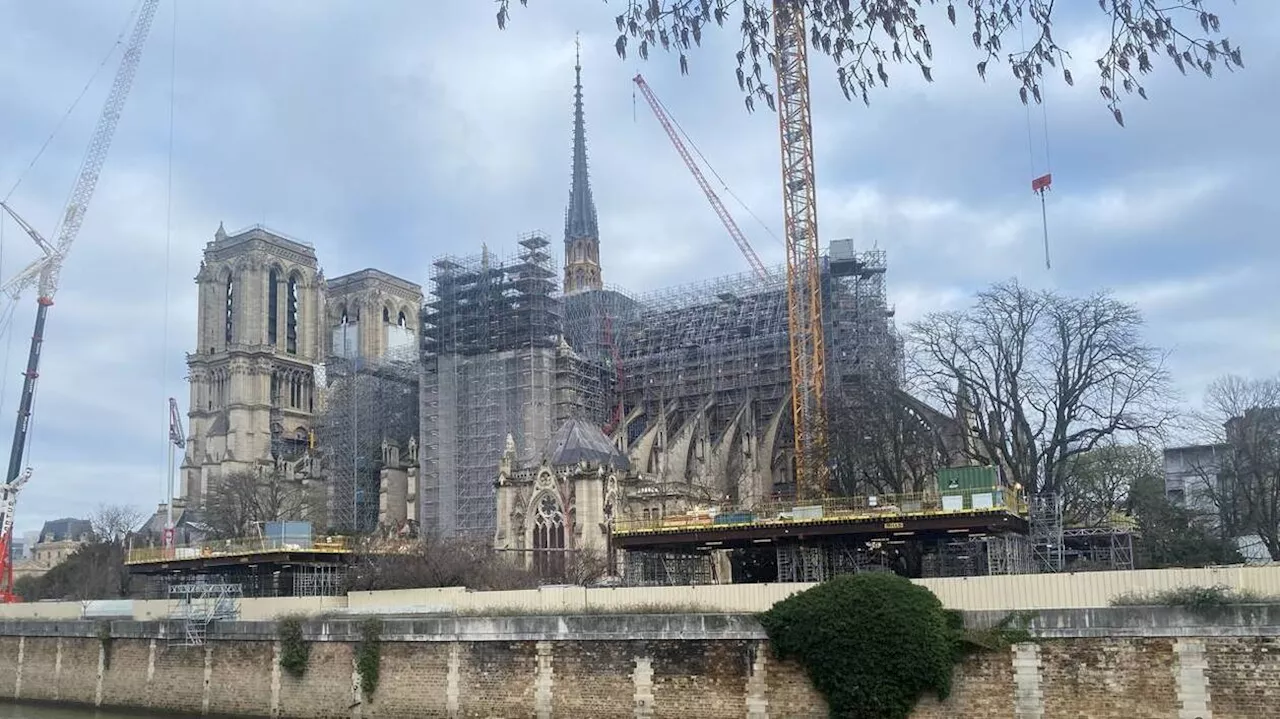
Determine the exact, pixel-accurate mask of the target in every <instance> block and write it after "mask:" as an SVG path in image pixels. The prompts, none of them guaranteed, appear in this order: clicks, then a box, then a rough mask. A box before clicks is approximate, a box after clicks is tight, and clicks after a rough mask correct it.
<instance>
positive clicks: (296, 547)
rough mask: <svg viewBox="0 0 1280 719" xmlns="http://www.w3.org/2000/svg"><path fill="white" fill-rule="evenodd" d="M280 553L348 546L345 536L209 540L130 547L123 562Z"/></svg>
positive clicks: (335, 550)
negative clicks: (169, 545)
mask: <svg viewBox="0 0 1280 719" xmlns="http://www.w3.org/2000/svg"><path fill="white" fill-rule="evenodd" d="M280 551H293V552H320V553H328V554H348V553H350V552H351V546H350V543H349V542H348V540H347V538H346V537H322V538H319V539H314V540H304V541H301V542H287V541H281V540H280V539H279V538H267V537H250V538H243V539H211V540H208V541H204V542H198V543H194V544H186V545H181V546H178V547H172V548H168V547H133V548H130V549H129V558H128V559H127V560H125V563H126V564H145V563H151V562H168V561H173V560H183V559H203V558H208V557H237V556H245V555H251V554H262V553H264V552H280Z"/></svg>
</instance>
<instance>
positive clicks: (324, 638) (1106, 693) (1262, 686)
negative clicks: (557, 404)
mask: <svg viewBox="0 0 1280 719" xmlns="http://www.w3.org/2000/svg"><path fill="white" fill-rule="evenodd" d="M1095 619H1096V618H1095ZM1154 619H1155V621H1146V622H1145V624H1144V628H1143V629H1142V635H1140V636H1124V635H1122V632H1121V631H1120V630H1119V629H1118V628H1111V629H1101V630H1099V629H1098V628H1094V629H1082V630H1074V629H1073V630H1070V632H1071V633H1074V634H1075V636H1072V637H1069V638H1068V637H1066V636H1058V637H1057V638H1042V639H1041V640H1040V641H1037V642H1034V643H1028V644H1020V645H1016V646H1014V647H1012V648H1010V649H1007V650H1003V651H996V652H988V653H981V654H976V655H973V656H971V657H969V658H968V659H966V660H965V661H964V662H963V663H962V664H961V665H960V666H959V667H958V669H957V672H956V675H955V677H954V680H953V690H952V693H951V696H949V697H948V698H947V699H946V700H945V701H938V700H937V699H936V698H933V697H926V698H924V699H923V700H922V701H921V703H920V704H919V706H918V707H917V709H916V711H915V712H914V714H913V715H912V716H913V717H915V719H1054V718H1055V717H1080V716H1087V717H1090V718H1091V719H1148V718H1149V719H1157V718H1159V719H1170V718H1173V717H1177V718H1178V719H1213V718H1214V717H1218V718H1219V719H1221V718H1224V717H1230V718H1231V719H1254V718H1255V717H1256V718H1258V719H1262V718H1263V717H1273V716H1275V713H1274V710H1275V707H1276V706H1277V703H1278V702H1280V636H1276V633H1275V632H1274V631H1272V632H1270V634H1269V635H1267V636H1262V635H1263V634H1267V631H1266V628H1265V627H1264V628H1263V629H1262V630H1260V629H1258V627H1260V626H1262V625H1255V626H1252V627H1250V626H1231V627H1226V626H1221V627H1218V626H1205V625H1197V624H1196V623H1195V622H1188V621H1187V620H1186V618H1185V617H1183V618H1180V619H1175V621H1167V620H1168V617H1165V618H1163V620H1162V618H1161V617H1155V618H1154ZM1144 621H1145V620H1144ZM1270 629H1274V626H1271V627H1270ZM112 631H113V634H114V636H115V638H114V639H113V640H112V641H111V643H110V649H109V651H108V649H107V647H106V645H104V644H103V642H102V641H101V640H100V639H99V638H98V628H97V625H96V624H94V623H92V622H59V623H49V622H27V623H22V622H7V623H4V624H0V658H2V660H0V696H4V697H5V698H10V697H11V698H13V699H15V700H18V701H24V700H25V701H44V702H59V703H65V704H76V705H84V706H101V707H122V708H129V709H147V710H156V711H160V712H175V713H176V712H182V713H188V712H189V713H193V714H214V715H219V714H223V715H226V714H230V715H239V716H264V717H265V716H272V717H358V718H360V719H365V718H368V719H374V718H376V717H407V716H413V717H487V716H535V717H592V718H593V719H596V718H600V719H603V718H606V717H673V718H674V717H691V716H696V717H699V718H700V719H702V718H705V719H715V718H719V717H726V718H728V717H738V718H740V717H743V716H746V717H748V718H749V719H767V718H768V717H796V718H800V717H812V718H814V719H818V718H820V717H826V716H827V708H826V706H825V703H824V702H823V700H822V698H821V697H820V696H819V695H818V694H817V693H816V692H815V690H814V689H813V687H812V686H811V685H810V683H809V681H808V679H807V678H806V676H805V673H804V671H803V669H802V668H801V667H799V666H798V665H796V664H795V663H792V662H782V661H779V660H777V659H776V658H774V657H773V656H772V654H771V652H770V651H769V648H768V644H767V642H766V641H764V639H763V634H762V633H761V631H760V629H759V626H758V625H756V624H755V623H754V621H753V620H751V619H750V618H749V617H745V616H734V615H681V616H658V615H648V616H612V617H610V616H590V617H507V618H493V617H490V618H470V619H453V618H425V617H424V618H418V619H399V620H387V621H385V622H384V624H383V635H382V642H381V653H382V659H381V662H382V663H381V667H380V681H379V684H378V688H377V689H376V691H375V692H374V694H373V696H363V695H362V693H361V690H360V687H359V682H358V681H357V679H356V676H355V675H354V672H353V652H354V642H355V641H356V640H357V638H358V637H359V633H360V629H359V623H358V622H356V621H343V620H333V621H329V622H326V623H323V624H321V623H318V622H317V623H313V624H310V625H307V627H306V628H305V632H306V636H307V637H308V638H309V639H310V640H311V641H312V644H311V654H310V660H309V663H308V667H307V671H306V674H305V676H304V677H303V678H301V679H297V678H294V677H293V676H291V675H289V674H288V673H286V672H283V671H282V670H281V669H280V666H279V656H280V651H281V649H280V645H279V643H278V642H277V641H276V639H275V636H276V634H275V632H276V628H275V625H274V624H271V623H230V624H225V625H221V626H219V627H216V628H215V630H214V631H213V633H212V634H211V640H210V642H209V643H208V644H206V645H205V646H200V647H180V646H170V645H169V644H168V642H167V640H166V639H165V638H164V636H163V633H162V627H161V626H160V625H154V624H144V623H135V622H116V623H115V624H114V625H113V627H112ZM1099 631H1104V632H1105V631H1109V632H1112V635H1111V636H1103V635H1100V634H1099ZM1057 634H1058V635H1064V634H1065V632H1063V631H1062V630H1059V631H1057ZM1094 635H1096V636H1094ZM108 653H109V656H108Z"/></svg>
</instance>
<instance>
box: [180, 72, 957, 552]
mask: <svg viewBox="0 0 1280 719" xmlns="http://www.w3.org/2000/svg"><path fill="white" fill-rule="evenodd" d="M677 169H678V165H676V164H675V163H674V162H673V170H672V171H673V172H676V171H677ZM562 241H563V244H562V247H563V253H562V256H561V258H558V259H560V260H561V261H560V263H559V265H560V266H559V267H556V259H557V258H553V257H552V253H551V252H550V251H549V248H550V247H551V241H550V240H549V239H548V238H547V237H546V236H545V235H543V234H541V233H529V234H527V235H524V236H522V237H521V238H519V240H518V242H517V243H515V247H513V248H512V249H511V250H510V251H506V252H504V251H503V250H501V249H499V250H497V251H494V250H491V249H490V248H489V247H488V246H484V247H482V249H481V251H480V252H478V253H475V254H473V255H467V256H446V257H440V258H438V259H437V260H436V261H434V262H433V264H432V267H431V270H430V275H429V277H428V278H426V279H427V291H426V292H425V293H424V289H423V286H420V285H418V284H415V283H414V282H412V281H410V280H405V279H401V278H399V277H396V276H394V275H391V274H388V273H386V272H382V271H379V270H373V269H367V270H362V271H360V272H356V273H352V274H349V275H344V276H341V277H335V278H331V279H330V278H326V277H325V276H324V274H323V272H322V271H321V269H320V266H319V262H318V260H317V256H316V252H315V249H314V248H313V247H312V246H311V245H309V244H306V243H303V242H299V241H297V240H293V239H289V238H287V237H284V236H282V235H280V234H278V233H274V232H271V231H269V230H267V229H265V228H262V227H252V228H249V229H246V230H243V231H241V232H237V233H235V234H228V233H227V232H225V231H224V230H223V229H222V228H221V227H219V228H218V231H217V233H216V234H215V236H214V239H213V241H212V242H210V243H209V245H208V246H207V247H206V249H205V255H204V261H203V262H202V264H201V268H200V272H199V274H198V275H197V278H196V281H197V283H198V285H199V303H200V304H199V329H198V337H197V340H198V341H197V346H196V348H195V351H194V352H193V353H191V354H190V355H188V364H189V367H190V383H191V406H190V438H189V440H188V443H187V453H186V457H185V459H184V461H183V465H182V474H183V487H182V489H183V493H184V497H185V499H186V501H187V503H188V506H194V507H198V506H200V504H201V502H202V501H203V499H204V498H205V497H206V496H208V494H209V493H210V492H214V491H216V482H217V480H218V478H219V477H225V476H227V475H228V474H230V473H232V472H238V471H254V472H273V473H274V475H273V476H276V477H278V478H280V479H282V480H285V481H297V482H303V483H318V484H320V485H323V486H324V487H325V489H326V491H327V496H328V497H329V514H328V518H327V522H328V524H329V527H330V528H332V529H334V530H335V531H356V532H365V531H373V530H375V529H377V528H379V527H381V528H382V529H384V530H386V529H387V528H388V527H390V528H396V527H405V526H407V525H415V526H417V527H420V528H421V530H422V531H424V532H426V533H429V534H431V535H435V536H442V537H471V538H477V539H482V540H483V541H486V542H490V541H491V542H493V544H494V546H495V548H496V549H499V550H503V551H509V552H512V553H513V555H514V556H517V557H519V561H521V562H523V563H525V564H526V565H528V566H530V567H534V568H537V569H539V570H540V571H543V572H546V573H548V575H551V574H555V573H556V572H557V571H559V570H562V569H563V563H564V562H565V561H566V560H565V557H566V556H568V555H569V554H571V553H572V551H573V550H581V549H590V550H593V551H598V552H599V553H601V554H604V555H609V554H610V553H611V551H610V547H609V544H608V542H609V539H608V538H609V530H610V527H611V526H612V524H613V523H614V522H616V521H622V520H628V519H643V518H647V517H656V516H667V515H671V514H678V513H682V512H685V511H689V510H693V509H696V508H698V507H704V506H709V505H716V504H719V505H725V504H734V505H738V506H751V505H754V504H757V503H759V502H762V501H768V500H770V499H772V498H777V497H785V496H789V495H790V494H792V493H794V457H793V450H792V430H791V411H790V401H791V398H790V364H789V342H788V329H787V319H788V317H787V304H786V286H785V270H784V269H783V268H774V269H773V270H772V271H770V272H769V273H767V275H766V276H757V275H755V274H743V275H730V276H723V277H717V278H713V279H710V280H707V281H705V282H702V283H700V284H697V285H693V286H687V287H677V288H671V289H667V290H661V291H657V292H652V293H648V294H644V295H632V294H629V293H627V292H625V291H623V290H620V289H617V288H612V287H609V286H607V285H605V284H604V270H605V269H606V263H605V262H604V258H605V257H606V256H607V253H602V251H601V250H602V242H601V236H600V227H599V220H598V217H597V212H596V206H595V200H594V197H593V194H592V189H591V182H590V175H589V171H588V153H587V131H586V113H585V108H584V97H583V86H582V68H581V64H580V63H577V64H576V66H575V82H574V86H573V104H572V156H571V158H570V177H569V198H568V203H567V207H566V210H565V214H564V232H563V238H562ZM604 249H605V250H607V249H608V244H607V242H606V243H604ZM885 271H886V267H885V262H884V255H883V252H880V251H871V252H854V251H853V247H852V242H851V241H848V240H838V241H835V242H832V243H831V245H830V247H829V249H828V251H827V253H826V255H825V256H824V258H823V297H822V303H823V315H824V323H825V325H826V332H827V334H826V336H827V338H828V341H827V349H828V353H829V356H828V362H827V367H828V370H827V371H828V385H829V386H830V387H832V388H833V390H832V391H835V392H841V391H846V390H847V391H853V390H852V388H854V387H856V384H857V382H859V381H860V380H861V379H864V378H866V377H869V376H877V377H896V376H898V375H900V373H901V347H900V343H899V341H898V339H897V335H896V333H895V331H894V329H893V322H892V315H893V313H892V309H891V307H890V306H889V305H888V304H887V301H886V298H885V292H884V275H885ZM925 410H927V408H923V409H922V411H925ZM944 419H945V418H944Z"/></svg>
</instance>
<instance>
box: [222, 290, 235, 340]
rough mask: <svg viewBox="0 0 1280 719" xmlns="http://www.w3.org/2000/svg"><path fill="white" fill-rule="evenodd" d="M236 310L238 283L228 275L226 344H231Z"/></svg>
mask: <svg viewBox="0 0 1280 719" xmlns="http://www.w3.org/2000/svg"><path fill="white" fill-rule="evenodd" d="M235 309H236V281H235V279H234V278H233V277H232V276H231V275H227V307H226V322H225V324H226V332H225V334H226V337H225V339H226V342H227V344H231V330H232V329H233V327H232V325H233V321H234V318H235Z"/></svg>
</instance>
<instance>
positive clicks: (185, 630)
mask: <svg viewBox="0 0 1280 719" xmlns="http://www.w3.org/2000/svg"><path fill="white" fill-rule="evenodd" d="M242 596H243V587H242V585H240V584H230V583H226V582H200V581H197V582H184V583H180V584H171V585H169V599H170V601H172V602H174V606H173V607H172V608H171V609H170V611H169V627H168V629H169V631H168V632H167V635H168V637H169V644H170V646H186V647H198V646H203V645H204V642H205V639H206V637H208V634H209V625H210V624H212V623H213V622H215V621H217V620H220V619H221V620H234V619H236V618H237V617H239V616H240V599H241V597H242Z"/></svg>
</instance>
